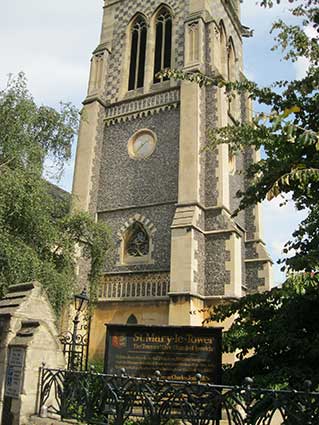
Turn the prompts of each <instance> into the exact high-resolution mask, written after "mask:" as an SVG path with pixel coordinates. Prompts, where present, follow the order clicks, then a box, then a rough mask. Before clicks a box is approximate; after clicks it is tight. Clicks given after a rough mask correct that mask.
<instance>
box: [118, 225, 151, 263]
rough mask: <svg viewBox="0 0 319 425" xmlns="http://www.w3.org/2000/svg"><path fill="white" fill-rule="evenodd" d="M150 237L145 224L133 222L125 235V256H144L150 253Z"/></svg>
mask: <svg viewBox="0 0 319 425" xmlns="http://www.w3.org/2000/svg"><path fill="white" fill-rule="evenodd" d="M149 249H150V239H149V236H148V233H147V231H146V230H145V228H144V226H143V225H142V224H141V223H139V222H135V223H133V224H132V225H131V226H130V227H129V228H128V229H127V232H126V235H125V247H124V255H125V257H135V258H139V257H144V256H147V255H148V254H149Z"/></svg>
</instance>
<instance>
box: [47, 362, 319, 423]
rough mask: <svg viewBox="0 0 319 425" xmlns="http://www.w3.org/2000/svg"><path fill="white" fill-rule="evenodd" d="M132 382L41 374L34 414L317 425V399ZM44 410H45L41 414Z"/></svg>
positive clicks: (91, 419)
mask: <svg viewBox="0 0 319 425" xmlns="http://www.w3.org/2000/svg"><path fill="white" fill-rule="evenodd" d="M200 378H201V377H200V376H199V375H197V382H176V381H164V380H161V379H160V373H159V372H156V375H155V376H154V378H152V379H144V378H132V377H128V376H126V375H125V373H124V371H123V373H122V375H120V376H117V375H102V374H97V373H93V371H91V372H74V371H66V370H55V369H47V368H45V367H43V368H41V379H40V403H39V413H40V412H42V413H43V411H48V413H49V416H52V417H55V416H58V418H61V419H62V420H66V419H67V420H69V419H72V420H76V421H78V422H81V423H88V424H96V425H102V424H103V425H104V424H114V425H123V424H125V423H126V421H127V420H128V419H129V418H132V417H135V418H147V420H148V422H147V423H149V424H151V425H159V424H166V423H167V422H169V421H170V420H174V419H178V420H180V421H182V423H184V424H191V425H209V424H211V425H218V424H225V425H279V424H284V425H317V424H319V393H315V392H312V391H311V390H310V386H311V383H309V382H308V383H307V385H308V387H307V389H306V391H288V390H287V391H273V390H267V389H260V388H253V387H252V381H251V380H249V379H247V380H246V383H245V385H244V386H242V387H230V386H214V385H210V384H204V383H201V381H200ZM43 407H44V409H43Z"/></svg>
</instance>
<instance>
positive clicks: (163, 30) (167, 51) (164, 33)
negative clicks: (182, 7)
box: [154, 7, 172, 83]
mask: <svg viewBox="0 0 319 425" xmlns="http://www.w3.org/2000/svg"><path fill="white" fill-rule="evenodd" d="M171 62H172V15H171V13H170V12H169V10H168V9H167V8H165V7H164V8H162V9H161V10H160V11H159V13H158V15H157V19H156V42H155V58H154V83H158V82H159V81H160V79H159V78H158V77H157V76H156V75H157V74H158V73H159V72H160V71H162V70H164V69H166V68H170V67H171Z"/></svg>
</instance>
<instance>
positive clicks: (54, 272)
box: [0, 74, 109, 312]
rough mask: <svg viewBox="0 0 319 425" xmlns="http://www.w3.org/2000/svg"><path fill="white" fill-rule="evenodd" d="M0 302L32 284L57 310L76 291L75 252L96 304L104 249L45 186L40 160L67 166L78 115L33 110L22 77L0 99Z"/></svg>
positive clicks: (93, 230) (99, 233)
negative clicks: (15, 288)
mask: <svg viewBox="0 0 319 425" xmlns="http://www.w3.org/2000/svg"><path fill="white" fill-rule="evenodd" d="M0 123H1V125H0V229H1V231H0V297H1V296H3V295H4V294H5V292H6V290H7V288H8V286H10V285H12V284H16V283H21V282H26V281H31V280H38V281H40V282H41V283H42V284H43V286H44V287H45V289H46V291H47V293H48V296H49V299H50V300H51V303H52V305H53V307H54V308H55V310H56V311H57V312H59V311H60V310H61V308H62V307H63V306H64V305H65V304H66V303H68V301H69V298H70V296H71V295H72V291H73V287H74V285H75V284H76V275H75V250H76V249H78V248H77V247H78V246H80V247H82V250H83V254H84V257H86V258H87V259H88V260H89V261H90V264H91V267H90V271H89V282H90V287H91V288H90V289H91V295H92V297H93V298H94V295H95V292H96V289H95V288H96V285H97V282H98V279H99V277H100V275H101V272H102V268H103V262H104V259H105V254H106V250H107V248H108V246H109V236H108V230H107V228H106V227H105V226H104V225H103V224H100V223H98V224H97V223H95V221H94V220H93V218H91V217H90V216H89V215H88V214H85V213H71V212H70V197H69V196H66V195H63V194H62V196H61V192H60V194H59V196H57V194H56V190H54V188H53V186H52V185H51V184H50V183H48V182H47V181H46V180H44V179H43V177H42V174H43V167H44V160H45V159H46V158H48V157H49V158H50V160H51V161H53V163H54V164H55V167H56V170H57V172H58V173H59V172H60V171H61V170H62V169H63V164H64V163H65V161H67V160H68V159H69V158H70V155H71V144H72V141H73V139H74V135H75V133H76V131H77V126H78V113H77V111H76V109H75V108H74V107H73V106H71V105H70V104H61V110H60V111H56V110H55V109H53V108H50V107H46V106H40V107H39V106H37V105H36V103H35V101H34V100H33V98H32V96H31V94H30V93H29V92H28V89H27V83H26V79H25V77H24V75H23V74H19V75H18V76H17V77H16V78H11V79H10V80H9V82H8V85H7V87H6V88H5V89H4V90H1V91H0Z"/></svg>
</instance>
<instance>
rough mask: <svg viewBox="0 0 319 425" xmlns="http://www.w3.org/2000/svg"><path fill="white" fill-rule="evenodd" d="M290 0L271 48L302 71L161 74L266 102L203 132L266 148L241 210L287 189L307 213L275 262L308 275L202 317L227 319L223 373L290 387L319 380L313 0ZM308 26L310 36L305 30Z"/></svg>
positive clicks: (212, 139)
mask: <svg viewBox="0 0 319 425" xmlns="http://www.w3.org/2000/svg"><path fill="white" fill-rule="evenodd" d="M276 3H280V0H277V1H276ZM290 3H291V4H292V9H291V13H292V15H293V16H294V17H295V18H296V20H297V23H296V24H295V25H290V24H287V23H285V22H283V21H282V20H279V21H277V22H275V23H274V24H273V26H272V30H271V32H272V33H275V34H276V36H275V46H274V49H282V52H283V57H284V59H285V60H290V61H296V60H298V58H301V57H305V58H307V59H308V61H309V69H308V70H307V73H306V76H305V77H304V78H302V79H300V80H294V81H277V82H275V83H274V84H273V85H272V86H271V87H265V88H261V87H258V85H257V84H255V83H253V82H250V81H244V82H234V83H233V82H229V81H224V80H223V79H222V78H221V77H218V76H216V75H203V74H202V73H199V72H197V73H191V74H188V73H185V72H182V71H179V70H168V71H165V72H164V75H167V76H171V77H174V78H178V79H187V80H189V81H193V82H196V83H198V84H199V85H200V86H210V85H217V86H219V87H225V90H226V92H227V94H228V96H229V99H230V101H232V99H233V96H234V92H235V91H237V92H239V93H246V94H247V95H248V96H249V97H250V98H251V99H253V100H255V101H258V102H259V103H260V104H261V105H264V107H265V108H264V109H265V112H264V113H260V114H258V115H256V116H255V117H254V119H253V122H252V123H236V124H235V125H233V126H228V127H225V128H221V129H212V130H211V132H210V134H209V141H208V147H209V148H210V149H215V148H216V146H217V145H219V144H221V143H229V144H230V146H231V148H232V149H233V150H234V151H236V150H245V149H247V148H251V147H254V148H256V149H259V148H261V147H262V148H263V150H264V152H265V156H264V157H263V158H262V159H261V160H260V161H259V162H257V163H255V164H251V165H250V166H249V167H248V170H247V177H248V179H249V181H250V186H249V188H248V190H247V191H246V192H245V193H242V192H240V193H238V196H239V198H240V207H239V210H241V209H244V208H246V207H247V206H251V205H254V204H256V203H258V202H260V201H262V200H264V199H268V200H271V199H273V198H274V197H278V196H281V197H282V203H283V204H284V203H285V202H286V199H287V198H288V197H289V196H291V197H292V199H293V200H294V202H295V204H296V207H297V208H298V209H300V210H305V209H306V210H307V211H308V216H307V218H306V219H305V220H304V221H303V222H302V223H301V224H300V226H299V227H298V228H297V229H296V230H295V232H294V234H293V239H292V240H291V241H290V242H288V243H287V244H286V247H285V254H288V255H289V256H288V257H286V258H284V259H282V260H281V262H282V263H283V265H284V267H288V268H289V269H290V270H294V271H305V272H306V273H303V272H301V273H299V274H295V275H292V276H291V277H289V278H288V279H287V282H286V283H285V284H284V285H283V287H282V288H275V289H273V290H271V291H269V292H266V293H264V294H256V295H249V296H247V297H244V298H243V299H241V300H239V301H238V302H234V303H233V304H230V305H223V306H220V307H218V308H217V309H216V310H215V311H214V312H212V314H211V317H210V318H209V321H211V320H214V321H216V320H217V321H222V320H225V319H226V318H229V317H234V321H233V324H232V326H231V327H230V329H229V330H228V331H227V332H226V333H225V341H224V349H225V350H226V351H231V352H234V351H237V357H238V359H239V361H238V362H237V363H236V364H235V365H234V366H233V367H231V368H230V369H229V370H228V371H227V373H226V376H227V378H228V379H229V380H230V381H231V382H232V383H241V382H242V380H243V379H244V377H245V376H247V375H253V376H254V377H255V378H256V380H257V381H258V382H260V383H263V384H266V385H272V386H278V385H279V386H286V385H288V384H292V385H295V386H296V385H300V384H302V381H303V380H304V379H306V378H308V379H309V378H310V379H312V380H313V382H314V383H315V384H316V385H318V384H319V366H318V363H317V361H316V359H317V358H318V354H319V330H318V326H317V323H318V307H319V305H318V295H319V294H318V291H319V285H318V283H319V281H318V276H317V275H316V274H314V273H313V271H315V270H317V269H318V267H319V121H318V112H319V106H318V105H319V91H318V88H319V69H318V62H319V45H318V38H319V34H318V29H319V8H318V4H319V1H318V0H307V1H300V0H290ZM260 4H261V5H262V6H264V7H272V6H273V5H274V2H273V1H271V0H263V1H261V2H260ZM309 28H310V29H311V30H312V32H314V35H313V36H308V35H307V29H309ZM267 111H270V112H267ZM237 213H238V211H236V212H235V213H234V215H236V214H237ZM307 272H308V273H307ZM247 356H248V357H247Z"/></svg>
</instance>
